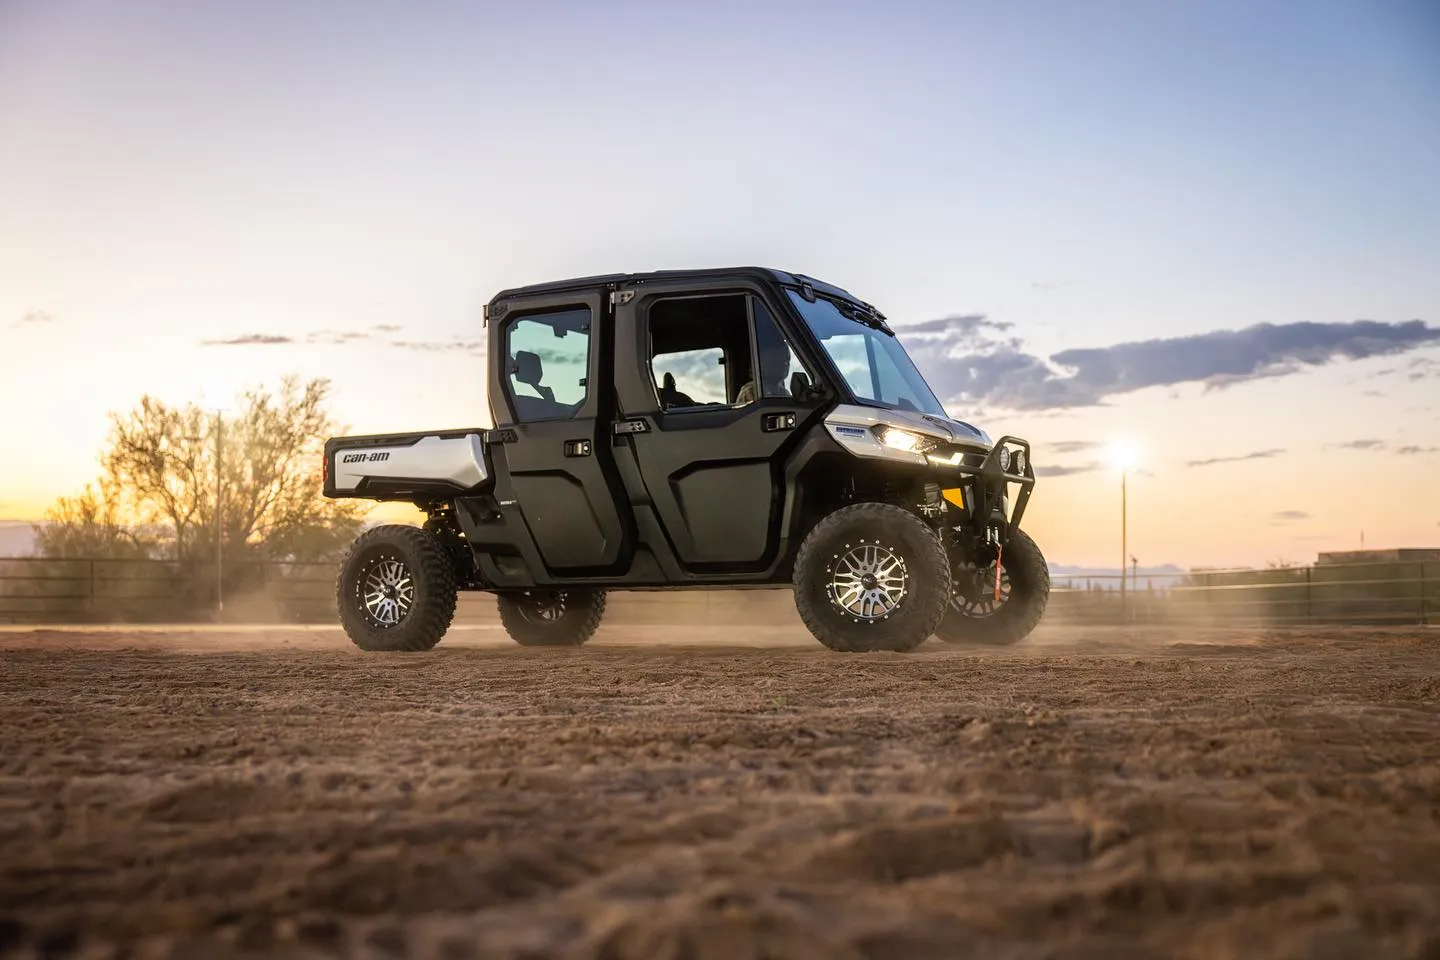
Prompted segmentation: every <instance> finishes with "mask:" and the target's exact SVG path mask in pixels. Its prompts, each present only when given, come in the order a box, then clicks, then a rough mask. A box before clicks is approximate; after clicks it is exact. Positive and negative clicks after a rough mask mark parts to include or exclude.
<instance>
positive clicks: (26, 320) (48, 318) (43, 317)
mask: <svg viewBox="0 0 1440 960" xmlns="http://www.w3.org/2000/svg"><path fill="white" fill-rule="evenodd" d="M54 322H55V314H53V313H47V312H46V311H44V310H29V311H27V312H25V313H23V314H21V315H20V319H19V320H16V321H14V322H13V323H11V324H10V325H11V326H12V327H28V326H33V325H36V324H41V323H54Z"/></svg>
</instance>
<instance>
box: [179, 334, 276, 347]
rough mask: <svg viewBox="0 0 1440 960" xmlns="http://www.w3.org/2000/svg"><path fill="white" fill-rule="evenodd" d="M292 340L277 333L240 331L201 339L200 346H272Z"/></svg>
mask: <svg viewBox="0 0 1440 960" xmlns="http://www.w3.org/2000/svg"><path fill="white" fill-rule="evenodd" d="M294 342H295V338H294V337H287V336H283V335H281V334H278V333H242V334H240V335H239V336H238V337H229V338H227V339H225V340H201V341H200V345H201V346H202V347H272V346H279V345H281V344H286V343H294Z"/></svg>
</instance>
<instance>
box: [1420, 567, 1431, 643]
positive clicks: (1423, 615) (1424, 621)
mask: <svg viewBox="0 0 1440 960" xmlns="http://www.w3.org/2000/svg"><path fill="white" fill-rule="evenodd" d="M1419 566H1420V610H1419V613H1420V626H1422V627H1424V626H1428V625H1429V623H1430V617H1429V611H1428V610H1427V608H1426V606H1425V561H1424V560H1421V561H1420V564H1419Z"/></svg>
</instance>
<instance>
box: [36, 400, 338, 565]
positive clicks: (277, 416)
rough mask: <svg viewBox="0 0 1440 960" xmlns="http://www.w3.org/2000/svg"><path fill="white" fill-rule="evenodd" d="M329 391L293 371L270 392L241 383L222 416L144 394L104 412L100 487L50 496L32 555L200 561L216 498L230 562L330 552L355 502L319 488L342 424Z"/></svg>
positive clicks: (210, 539) (209, 550) (212, 531)
mask: <svg viewBox="0 0 1440 960" xmlns="http://www.w3.org/2000/svg"><path fill="white" fill-rule="evenodd" d="M328 391H329V381H328V380H325V379H315V380H310V381H308V382H307V383H305V384H303V385H302V384H301V383H300V382H299V380H298V379H297V378H295V377H293V376H291V377H286V378H285V379H284V381H283V382H282V383H281V387H280V389H279V391H277V392H275V393H271V392H269V391H267V390H252V391H249V392H247V393H245V394H243V395H242V397H241V403H240V409H239V411H238V413H237V414H236V415H235V416H234V417H233V418H231V419H225V420H222V419H221V418H218V417H217V416H216V415H215V414H213V413H210V412H208V411H206V410H204V409H203V408H201V407H199V406H198V405H196V404H194V403H188V404H186V405H185V406H183V407H172V406H169V405H167V404H165V403H164V402H162V401H160V400H156V399H154V398H153V397H150V396H148V395H147V396H145V397H142V398H141V400H140V404H139V406H138V407H137V408H136V409H135V410H133V411H131V412H130V413H128V414H123V415H122V414H112V415H111V422H112V428H111V434H110V441H109V446H108V448H107V449H106V450H105V451H104V453H103V454H102V455H101V458H100V463H101V468H102V476H101V479H100V481H99V490H98V491H97V490H94V489H92V488H90V487H87V488H86V491H85V492H84V493H83V494H81V495H80V496H78V497H73V498H62V499H61V500H60V501H59V502H57V503H56V504H55V506H54V507H53V508H52V509H51V511H50V513H49V515H48V516H47V520H48V521H49V523H48V524H47V525H45V526H44V527H42V528H41V529H40V531H39V532H38V536H39V547H40V550H41V552H42V554H44V555H46V556H78V555H82V554H87V553H88V555H90V556H96V555H100V556H114V555H116V553H117V552H118V553H119V554H120V555H123V556H137V555H151V556H163V557H167V558H171V559H176V560H182V561H192V560H204V559H206V558H207V557H208V556H210V555H211V554H213V553H214V551H215V536H216V523H215V520H216V515H217V514H216V503H217V499H218V501H219V502H220V503H221V506H222V509H221V511H220V514H219V516H220V518H221V522H222V526H223V530H222V531H221V537H222V542H223V549H224V554H225V557H226V558H227V562H229V563H231V564H232V565H233V564H236V563H241V562H244V561H246V560H312V559H322V558H325V557H328V556H331V555H333V554H334V552H335V551H336V550H337V549H338V548H339V547H340V546H341V545H342V544H344V543H345V542H347V541H348V540H349V539H350V538H351V537H353V535H354V533H355V531H356V529H357V528H358V527H359V524H360V519H361V510H362V508H361V507H359V506H358V505H357V504H356V503H354V502H353V501H344V500H339V501H336V500H326V499H325V498H324V497H323V496H321V492H320V477H321V449H322V446H323V444H324V440H325V437H326V436H329V435H332V434H335V433H338V432H340V430H339V428H338V427H337V425H336V424H335V423H334V422H333V421H332V420H331V418H330V416H329V415H328V414H327V413H326V411H325V397H326V394H327V393H328ZM217 430H218V431H220V433H221V437H220V439H221V440H222V444H221V445H220V447H219V448H217V444H216V439H217V436H216V431H217ZM217 453H218V454H219V461H218V464H219V467H220V469H219V471H218V475H217V470H216V466H217V459H216V457H217Z"/></svg>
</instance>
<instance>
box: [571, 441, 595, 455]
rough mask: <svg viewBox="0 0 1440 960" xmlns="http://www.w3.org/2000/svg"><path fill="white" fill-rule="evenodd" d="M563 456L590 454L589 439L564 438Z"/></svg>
mask: <svg viewBox="0 0 1440 960" xmlns="http://www.w3.org/2000/svg"><path fill="white" fill-rule="evenodd" d="M565 456H567V457H588V456H590V441H589V440H566V441H565Z"/></svg>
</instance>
